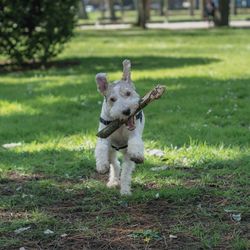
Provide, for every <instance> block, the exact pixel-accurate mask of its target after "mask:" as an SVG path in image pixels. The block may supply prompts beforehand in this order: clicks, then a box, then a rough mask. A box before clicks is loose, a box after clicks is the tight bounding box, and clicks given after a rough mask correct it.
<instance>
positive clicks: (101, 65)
mask: <svg viewBox="0 0 250 250" xmlns="http://www.w3.org/2000/svg"><path fill="white" fill-rule="evenodd" d="M128 58H129V59H130V60H131V62H132V67H134V68H135V69H136V70H154V69H164V68H166V69H168V68H180V67H184V66H195V65H207V64H211V63H216V62H219V61H220V60H218V59H215V58H207V57H164V56H143V57H140V56H136V57H135V56H128ZM124 59H125V58H124V57H115V56H112V57H94V56H93V57H82V58H69V59H64V60H56V61H51V62H49V63H48V64H47V66H45V67H43V68H41V66H40V65H39V64H34V65H25V66H23V67H18V66H16V65H11V64H2V65H0V74H2V75H4V74H6V73H14V72H18V73H19V74H18V76H17V77H20V75H23V76H25V77H26V76H29V75H33V74H34V72H32V70H40V72H39V74H40V75H45V74H46V75H68V74H72V73H74V74H77V73H80V74H82V73H88V74H93V75H94V74H96V73H98V72H115V71H119V70H120V71H121V70H122V61H123V60H124ZM41 69H42V70H41ZM13 77H15V75H13Z"/></svg>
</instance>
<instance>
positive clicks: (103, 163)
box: [95, 138, 110, 174]
mask: <svg viewBox="0 0 250 250" xmlns="http://www.w3.org/2000/svg"><path fill="white" fill-rule="evenodd" d="M109 149H110V141H109V140H108V139H101V138H98V140H97V144H96V148H95V159H96V170H97V172H98V173H101V174H105V173H106V172H107V171H108V170H109V164H110V163H109Z"/></svg>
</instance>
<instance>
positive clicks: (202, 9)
mask: <svg viewBox="0 0 250 250" xmlns="http://www.w3.org/2000/svg"><path fill="white" fill-rule="evenodd" d="M200 11H201V19H202V20H204V19H205V0H200Z"/></svg>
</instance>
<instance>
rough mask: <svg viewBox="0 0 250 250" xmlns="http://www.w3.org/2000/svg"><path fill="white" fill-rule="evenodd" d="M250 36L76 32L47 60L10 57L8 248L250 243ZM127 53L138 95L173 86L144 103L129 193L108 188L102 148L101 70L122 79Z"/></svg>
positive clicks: (6, 87) (5, 128) (4, 85)
mask: <svg viewBox="0 0 250 250" xmlns="http://www.w3.org/2000/svg"><path fill="white" fill-rule="evenodd" d="M249 41H250V33H249V31H248V30H246V29H230V28H228V29H210V30H199V31H198V30H197V31H192V30H187V31H163V30H149V31H142V30H138V29H129V30H122V31H108V30H106V31H79V30H78V31H77V32H76V36H75V37H74V38H73V39H72V41H71V42H70V43H69V44H68V45H67V46H66V48H65V50H64V52H63V53H62V54H61V55H60V56H59V58H58V59H57V60H55V61H54V62H52V63H50V64H49V65H48V67H47V68H41V69H29V68H25V69H22V70H20V69H18V68H16V69H14V70H13V69H12V70H11V69H10V68H9V67H7V66H4V65H1V67H0V74H1V77H0V98H1V99H0V128H1V129H0V145H1V146H0V158H1V161H0V196H1V199H0V249H19V248H21V247H24V248H25V249H249V248H250V245H249V238H250V231H249V223H250V212H249V207H250V202H249V197H250V195H249V177H250V176H249V167H250V145H249V142H250V109H249V106H250V71H249V65H250V43H249ZM124 58H129V59H131V61H132V67H133V72H132V77H133V80H134V82H135V84H136V87H137V89H138V92H139V93H140V94H141V95H143V94H144V93H145V92H147V91H148V90H149V89H151V88H152V87H153V86H155V85H156V84H158V83H160V84H164V85H166V86H167V93H166V95H165V96H164V97H163V98H162V99H161V100H159V101H157V102H155V103H153V104H152V105H150V106H149V107H147V108H146V109H145V114H146V128H145V133H144V141H145V149H146V159H145V163H144V164H143V165H138V166H137V168H136V171H135V173H134V175H133V181H132V188H133V195H132V196H131V197H121V196H120V194H119V190H117V189H108V188H107V187H106V185H105V183H106V181H107V176H106V175H104V176H102V175H99V174H97V173H96V172H95V159H94V155H93V150H94V147H95V141H96V137H95V133H96V131H97V127H98V119H99V112H100V108H101V106H100V103H101V101H102V97H101V96H100V95H99V94H98V93H97V91H96V86H95V82H94V76H95V74H96V73H97V72H107V73H109V78H110V80H111V81H112V80H116V79H119V78H120V77H121V62H122V60H123V59H124ZM1 61H2V62H3V61H4V58H1ZM9 143H19V144H17V145H16V147H9V148H8V147H7V148H6V145H5V144H9ZM4 145H5V147H4ZM12 146H13V145H12ZM154 149H158V151H156V150H155V152H158V154H156V155H154V154H153V152H154ZM160 167H162V168H160ZM157 168H158V169H157Z"/></svg>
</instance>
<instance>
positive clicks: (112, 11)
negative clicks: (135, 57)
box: [109, 0, 117, 21]
mask: <svg viewBox="0 0 250 250" xmlns="http://www.w3.org/2000/svg"><path fill="white" fill-rule="evenodd" d="M109 15H110V20H111V21H116V19H117V18H116V15H115V8H114V0H109Z"/></svg>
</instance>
